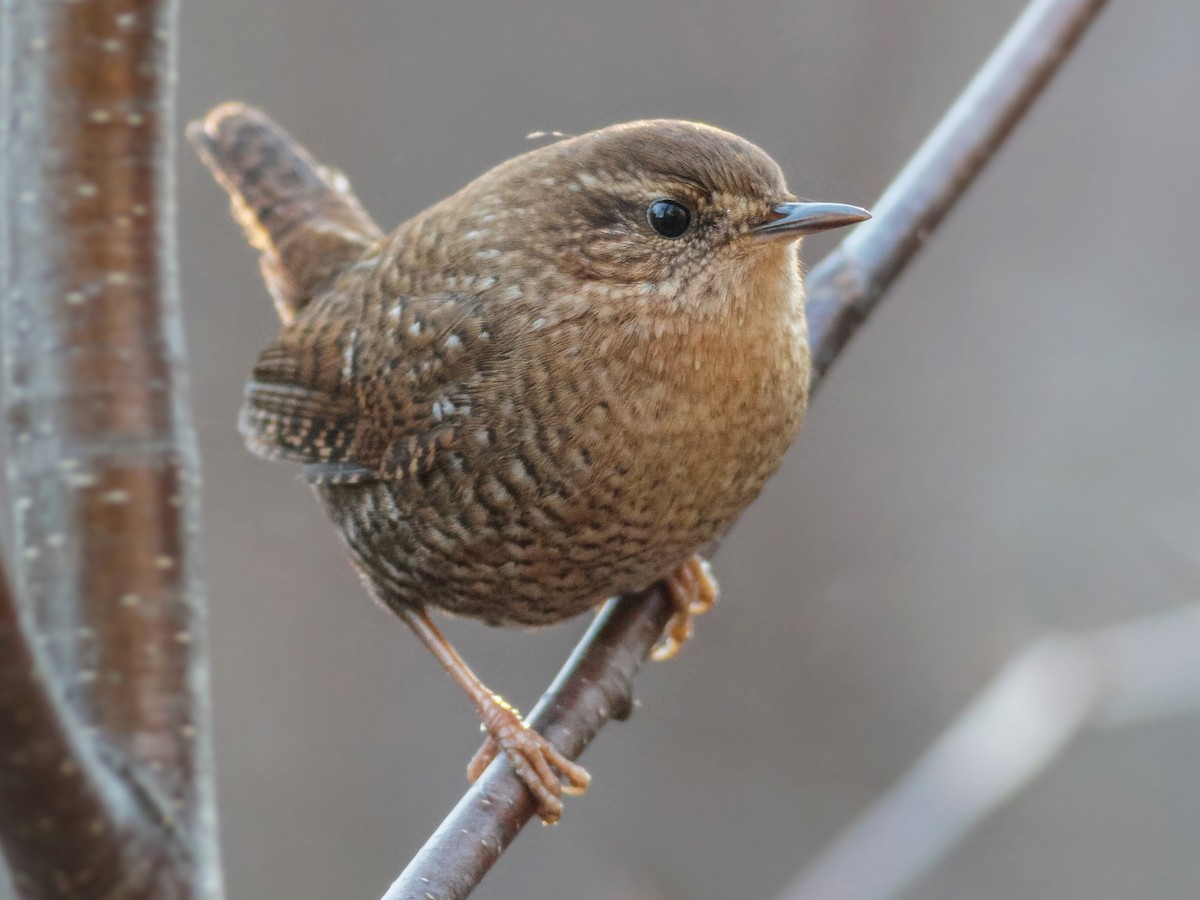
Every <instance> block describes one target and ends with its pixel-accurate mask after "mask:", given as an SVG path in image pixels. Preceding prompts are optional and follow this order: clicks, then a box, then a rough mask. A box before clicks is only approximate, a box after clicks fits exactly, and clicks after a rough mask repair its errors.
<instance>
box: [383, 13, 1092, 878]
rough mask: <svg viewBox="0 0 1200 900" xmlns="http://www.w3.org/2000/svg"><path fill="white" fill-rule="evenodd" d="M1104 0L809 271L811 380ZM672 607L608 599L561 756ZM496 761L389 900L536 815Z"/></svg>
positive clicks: (1034, 47)
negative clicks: (814, 368)
mask: <svg viewBox="0 0 1200 900" xmlns="http://www.w3.org/2000/svg"><path fill="white" fill-rule="evenodd" d="M1103 6H1104V0H1033V2H1032V3H1030V5H1029V6H1028V7H1027V8H1026V10H1025V12H1024V13H1023V14H1022V15H1021V17H1020V19H1018V20H1017V22H1016V24H1014V25H1013V27H1012V28H1011V29H1010V31H1009V33H1008V34H1007V36H1006V37H1005V38H1004V40H1003V41H1002V42H1001V44H1000V45H999V47H998V48H997V49H996V50H995V51H994V52H993V53H992V55H991V57H989V59H988V60H987V62H986V63H985V64H984V66H983V68H982V69H980V71H979V72H978V74H976V76H975V77H974V79H972V81H971V82H970V84H968V85H967V88H966V90H964V91H963V93H962V94H961V95H960V96H959V98H958V100H957V101H956V102H955V103H954V105H953V106H951V108H950V110H949V111H948V112H947V113H946V115H945V116H944V117H943V118H942V120H941V122H940V123H939V124H938V125H937V127H936V128H935V129H934V130H933V132H932V133H931V134H930V135H929V137H928V138H927V139H926V141H925V142H924V143H923V144H922V145H921V147H920V149H918V150H917V152H916V154H915V155H914V156H913V157H912V159H911V160H910V161H909V163H908V164H907V165H906V166H905V167H904V169H903V170H902V171H901V172H900V174H899V175H898V176H897V177H896V179H895V180H894V181H893V182H892V185H891V186H890V187H889V188H888V190H887V191H886V192H885V193H884V195H883V196H882V197H881V198H880V200H879V202H878V203H877V204H875V207H874V209H873V212H874V216H875V218H873V219H872V220H871V221H869V222H866V223H865V224H863V225H860V226H858V227H857V228H856V229H855V230H854V231H853V232H852V233H851V234H850V235H849V237H847V238H846V240H845V241H843V242H842V244H841V245H840V246H839V247H838V248H837V249H836V250H835V251H834V252H833V253H831V254H830V255H829V256H828V257H827V258H826V259H825V260H823V261H822V262H821V263H820V264H819V265H817V266H816V267H815V268H814V269H813V270H812V272H811V273H810V274H809V276H808V279H807V286H808V311H809V319H810V329H811V331H810V341H811V343H812V349H813V356H814V361H815V366H816V370H815V376H816V378H817V379H818V380H819V379H820V378H821V377H822V376H823V375H824V374H825V373H826V372H827V371H828V370H829V368H830V366H831V365H832V364H833V361H834V360H835V359H836V358H837V356H838V354H839V353H840V352H841V351H842V349H843V348H844V347H845V346H846V344H847V342H848V341H849V339H850V337H851V336H852V335H853V334H854V332H855V331H856V330H857V329H858V328H859V326H860V325H862V323H863V321H864V320H865V319H866V317H867V316H868V315H869V314H870V312H871V311H872V309H874V307H875V306H876V304H877V303H878V302H879V301H880V300H881V299H882V297H883V296H884V294H885V292H886V291H887V289H888V288H889V287H890V286H891V285H892V283H893V282H894V281H895V279H896V277H897V276H898V275H899V274H900V273H901V272H902V271H903V269H904V267H905V266H906V265H907V264H908V263H909V262H910V261H911V260H912V259H913V257H914V256H915V255H916V253H917V251H918V250H919V249H920V248H921V246H922V245H923V244H924V242H925V241H926V240H927V239H928V238H929V236H930V235H931V234H932V233H933V231H934V229H936V228H937V226H938V224H939V223H940V222H941V221H942V219H943V218H944V217H945V215H946V213H947V212H949V210H950V209H951V207H952V206H953V205H954V203H955V202H956V201H957V200H958V199H959V197H961V196H962V194H963V192H964V191H965V190H966V188H967V187H968V186H969V185H970V184H971V182H972V181H973V180H974V179H975V176H976V175H978V174H979V172H980V171H982V169H983V168H984V166H985V165H986V164H987V163H988V161H989V160H990V159H991V158H992V156H993V155H994V154H995V152H996V150H997V149H999V147H1000V146H1001V144H1002V143H1003V142H1004V139H1005V138H1006V137H1007V136H1008V134H1009V133H1010V132H1011V130H1012V129H1013V127H1014V126H1015V125H1016V123H1017V122H1018V121H1020V119H1021V117H1022V116H1023V115H1024V114H1025V112H1026V110H1028V109H1029V107H1030V105H1031V104H1032V103H1033V101H1034V100H1035V99H1036V98H1037V96H1038V95H1039V94H1040V93H1041V91H1042V89H1043V88H1044V87H1045V86H1046V84H1047V83H1048V82H1049V80H1050V79H1051V77H1052V76H1053V75H1054V73H1055V72H1056V71H1057V70H1058V68H1059V66H1060V65H1061V64H1062V62H1063V60H1065V59H1066V58H1067V56H1068V55H1069V54H1070V51H1071V50H1072V48H1073V47H1074V46H1075V44H1076V42H1077V41H1078V40H1079V38H1080V37H1081V36H1082V34H1083V32H1084V31H1085V30H1086V28H1087V26H1088V25H1089V24H1090V23H1091V22H1092V20H1093V19H1094V18H1095V17H1096V14H1097V13H1099V11H1100V9H1101V8H1102V7H1103ZM669 615H670V609H669V607H668V605H667V603H666V602H665V599H664V597H663V595H662V592H661V591H660V590H659V589H657V588H651V589H649V590H647V591H643V592H641V593H640V594H634V595H629V596H625V597H621V598H619V599H616V600H612V601H610V602H609V603H608V604H607V605H606V606H605V607H604V609H603V610H602V611H601V613H600V615H599V616H598V617H597V619H596V622H595V623H594V624H593V626H592V628H591V629H590V630H589V631H588V633H587V634H586V635H585V636H584V637H583V639H582V640H581V641H580V643H579V646H578V647H577V648H576V650H575V652H574V654H573V655H572V656H571V659H570V660H569V661H568V662H567V664H566V666H565V667H564V668H563V670H562V671H561V672H560V673H559V676H558V678H557V679H555V682H554V684H553V685H551V687H550V689H549V690H548V691H547V693H546V694H545V696H543V698H542V700H541V702H540V703H539V704H538V706H537V708H536V709H535V710H534V714H533V716H532V717H531V726H532V727H534V728H537V729H538V730H539V731H541V733H542V734H543V735H545V736H546V737H547V738H549V739H550V740H551V741H552V742H554V744H555V745H556V746H558V747H559V749H560V750H562V751H563V752H564V753H566V754H567V755H568V756H570V757H572V758H573V757H575V756H577V755H578V754H579V753H580V752H582V750H583V748H584V747H586V746H587V744H588V743H589V742H590V741H591V739H592V738H593V737H594V736H595V735H596V733H597V732H598V731H599V729H600V728H601V727H602V726H603V724H604V723H605V722H606V721H607V720H608V719H610V718H619V717H620V714H621V713H622V712H623V711H625V710H627V709H628V708H629V704H630V702H631V698H632V692H633V677H634V675H636V673H637V670H638V669H639V667H640V666H641V663H642V661H643V660H645V658H646V656H647V654H648V653H649V651H650V649H651V647H652V646H653V645H654V643H655V641H656V640H657V639H658V636H659V634H660V633H661V631H662V628H663V626H664V625H665V623H666V620H667V618H668V617H669ZM533 813H534V809H533V804H532V802H531V800H530V798H529V796H528V792H527V791H526V790H525V789H524V788H523V787H522V786H521V785H520V783H519V782H518V781H517V780H516V778H515V776H514V775H513V774H512V771H511V769H510V768H509V767H508V764H507V762H506V761H505V760H503V759H499V760H497V761H496V762H494V763H493V764H492V766H491V767H490V768H489V769H488V771H487V772H486V773H484V775H483V777H481V778H480V779H479V781H478V782H476V784H475V785H474V786H472V787H471V789H470V790H468V791H467V793H466V795H465V796H464V797H463V798H462V800H461V801H460V802H459V803H458V805H457V806H456V807H455V808H454V809H453V810H452V811H451V813H450V814H449V815H448V816H447V817H446V819H445V820H444V821H443V822H442V824H441V826H440V827H439V828H438V830H437V831H436V832H435V833H434V835H433V836H432V837H431V838H430V839H429V841H428V842H427V843H426V844H425V846H424V847H423V848H422V849H421V851H420V852H419V853H418V854H417V855H416V857H414V858H413V860H412V862H411V863H409V865H408V867H407V868H406V869H405V870H404V871H403V872H402V873H401V874H400V877H399V878H398V879H397V880H396V881H395V882H394V883H393V884H392V886H391V888H390V889H389V890H388V892H387V894H386V895H385V897H384V900H460V898H463V897H466V896H467V895H468V894H469V893H470V892H471V891H472V890H473V889H474V887H475V885H477V884H478V883H479V881H480V880H481V879H482V878H483V876H484V875H485V874H486V873H487V871H488V870H489V869H490V868H491V867H492V865H493V864H494V863H495V861H496V860H497V859H498V858H499V856H500V854H501V853H503V852H504V850H505V849H506V848H507V846H508V844H509V843H510V842H511V841H512V840H513V838H515V837H516V835H517V834H518V833H519V832H520V830H521V828H522V827H523V826H524V825H525V823H526V822H528V821H529V819H530V817H531V816H532V815H533Z"/></svg>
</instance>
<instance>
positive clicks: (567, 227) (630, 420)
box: [190, 105, 865, 817]
mask: <svg viewBox="0 0 1200 900" xmlns="http://www.w3.org/2000/svg"><path fill="white" fill-rule="evenodd" d="M190 134H191V137H192V139H193V141H194V142H195V143H196V145H197V147H198V149H199V150H200V152H201V154H202V155H203V156H204V157H205V160H206V162H208V163H209V165H210V167H212V168H213V170H214V172H215V173H216V174H217V177H218V179H219V180H221V182H222V184H223V185H224V186H225V187H226V188H227V189H228V190H229V191H230V193H231V196H232V197H233V198H234V208H235V214H236V215H237V217H238V218H239V221H241V223H242V224H243V226H244V227H245V228H246V230H247V234H248V237H249V238H250V240H251V243H252V244H254V246H256V247H257V248H259V249H260V250H261V251H262V266H263V272H264V275H265V277H266V280H267V283H268V286H269V287H270V288H271V290H272V293H273V295H274V297H275V301H276V306H277V308H278V310H279V312H280V316H281V319H282V320H283V323H284V324H283V329H282V331H281V333H280V335H279V337H278V339H277V340H276V341H275V343H273V344H272V345H271V346H270V347H268V348H267V349H266V350H265V351H264V352H263V354H262V356H261V357H260V359H259V361H258V364H257V366H256V367H255V369H254V374H253V378H252V380H251V382H250V384H249V386H248V387H247V391H246V400H245V404H244V406H243V409H242V414H241V421H240V424H241V430H242V433H243V435H244V437H245V439H246V442H247V445H248V446H249V447H250V448H251V449H252V450H253V451H255V452H256V453H258V454H260V455H263V456H267V457H272V458H280V459H285V460H291V461H294V462H298V463H301V464H303V466H304V472H305V474H306V476H307V477H308V479H309V480H310V481H311V482H312V483H313V484H314V486H315V489H316V491H317V494H318V496H319V497H320V499H321V501H322V503H323V505H324V507H325V509H326V510H327V512H328V513H329V515H330V517H331V518H332V520H333V522H334V523H335V525H336V526H337V527H338V529H339V531H340V533H341V534H342V536H343V537H344V539H345V541H346V543H347V545H348V546H349V548H350V551H351V554H352V556H353V558H354V560H355V562H356V565H357V566H358V568H359V570H360V571H361V572H362V574H363V576H364V578H365V580H366V581H367V583H368V584H369V585H370V587H371V589H372V591H373V592H374V594H375V595H376V596H377V597H378V598H379V599H380V600H381V601H383V602H384V603H385V604H387V605H389V606H391V607H393V608H395V609H396V610H397V611H398V612H401V614H402V615H404V611H405V610H413V609H418V610H419V609H421V608H424V607H439V608H441V609H444V610H448V611H450V612H453V613H458V614H462V615H467V616H472V617H476V618H479V619H483V620H485V621H488V622H492V623H496V624H507V623H519V624H540V623H547V622H554V621H557V620H560V619H563V618H566V617H568V616H573V615H576V614H578V613H581V612H583V611H585V610H587V609H589V608H590V607H592V606H594V605H595V604H596V603H598V602H599V601H601V600H603V599H605V598H606V597H609V596H611V595H613V594H617V593H621V592H625V591H631V590H635V589H639V588H643V587H645V586H647V585H648V584H650V583H652V582H654V581H655V580H657V579H660V578H664V577H666V576H668V575H670V574H671V573H672V572H676V570H678V569H680V567H681V566H683V565H684V563H685V562H687V561H688V560H689V559H691V558H692V556H693V554H697V553H705V554H706V553H707V551H708V550H709V549H710V548H711V547H712V546H713V545H714V542H715V541H717V540H719V539H720V538H721V536H722V535H724V533H725V532H726V530H727V529H728V528H729V526H730V525H731V524H732V523H733V522H734V520H735V519H736V518H737V516H738V514H739V513H740V512H741V511H742V509H744V508H745V506H746V505H747V504H749V503H750V501H751V500H753V499H754V497H755V496H756V495H757V494H758V493H759V490H760V489H761V488H762V486H763V484H764V482H765V481H766V480H767V478H768V477H769V476H770V475H771V474H772V473H773V472H774V471H775V469H776V468H777V467H778V465H779V463H780V461H781V459H782V458H783V455H784V453H785V451H786V450H787V448H788V446H789V445H790V444H791V442H792V440H793V438H794V437H795V435H796V433H797V431H798V429H799V427H800V423H801V419H802V417H803V413H804V406H805V400H806V395H807V389H808V380H809V356H808V347H807V342H806V333H805V321H804V305H803V292H802V287H801V280H800V274H799V265H798V261H797V254H796V243H797V242H796V238H797V237H798V236H799V234H803V233H806V231H811V230H820V229H821V228H825V227H834V226H835V225H836V224H846V223H847V222H848V221H853V220H855V219H854V218H849V219H848V218H847V217H846V214H845V212H844V210H846V209H852V208H839V209H838V210H837V212H838V213H839V214H840V218H839V217H835V218H834V219H828V218H826V219H820V220H819V221H817V222H816V224H811V223H809V225H807V226H806V227H805V228H801V227H798V226H801V225H805V223H806V222H808V221H809V220H807V219H806V220H805V221H804V222H799V223H798V226H797V227H793V226H792V224H791V223H790V220H788V221H787V222H784V221H783V220H782V219H781V216H784V215H785V213H787V212H788V211H789V210H791V209H792V208H793V207H799V206H800V204H795V203H790V202H789V201H792V200H794V198H792V197H791V195H790V194H788V192H787V189H786V186H785V184H784V180H783V176H782V174H781V172H780V170H779V167H778V166H777V165H776V164H775V163H774V162H773V161H772V160H771V159H770V158H769V157H768V156H767V155H766V154H765V153H763V151H761V150H759V149H758V148H757V147H755V146H754V145H752V144H750V143H749V142H747V141H745V140H743V139H741V138H739V137H736V136H734V135H732V134H728V133H727V132H723V131H720V130H718V129H715V128H711V127H708V126H704V125H698V124H694V123H687V122H677V121H669V120H659V121H648V122H634V123H630V124H627V125H619V126H613V127H612V128H607V129H604V130H601V131H597V132H592V133H590V134H586V135H583V136H581V137H577V138H570V139H567V140H563V141H560V142H558V143H555V144H552V145H549V146H545V147H540V148H538V149H535V150H532V151H530V152H528V153H526V154H523V155H521V156H519V157H516V158H514V159H512V160H509V161H508V162H505V163H503V164H502V165H500V166H498V167H496V168H495V169H493V170H491V171H490V172H488V173H486V174H484V175H483V176H481V177H480V178H478V179H477V180H475V181H473V182H471V183H470V184H469V185H467V186H466V187H465V188H463V189H462V190H461V191H459V192H458V193H456V194H454V195H453V196H451V197H448V198H447V199H445V200H443V201H442V202H440V203H438V204H435V205H434V206H432V207H430V208H429V209H427V210H425V211H424V212H422V213H420V214H419V215H417V216H416V217H415V218H413V219H411V220H409V221H408V222H406V223H405V224H403V225H401V226H400V227H399V228H397V229H396V230H395V231H394V232H393V233H392V234H391V235H390V236H387V237H384V236H383V235H382V233H381V232H380V231H379V229H378V228H377V227H376V226H375V225H374V223H373V222H371V220H370V219H369V218H368V217H367V215H366V213H364V212H363V211H362V208H361V206H359V204H358V202H357V201H356V200H355V199H354V197H353V195H352V194H350V192H349V186H348V185H347V184H346V183H345V179H344V178H342V177H341V176H340V175H338V174H337V173H334V172H332V171H330V170H327V169H323V168H320V167H318V166H317V165H316V164H315V163H314V162H313V161H312V160H311V159H310V158H309V157H307V155H306V154H304V151H303V150H301V149H300V148H299V147H298V146H296V145H295V144H294V143H293V142H292V141H291V140H290V138H288V137H287V135H286V134H285V133H283V132H282V131H281V130H280V129H279V128H278V127H277V126H275V125H274V124H273V123H272V122H270V120H269V119H266V117H265V116H263V115H262V114H261V113H258V112H257V111H255V110H251V109H248V108H246V107H241V106H237V105H227V106H224V107H220V108H218V109H217V110H216V111H214V112H213V113H212V114H210V116H209V117H208V119H207V120H206V121H205V123H203V125H200V126H196V127H194V128H193V129H192V131H191V132H190ZM663 198H666V199H669V200H671V201H673V202H675V203H678V204H681V205H682V206H683V207H685V208H686V209H687V210H688V211H690V220H689V222H690V224H689V225H688V227H687V230H686V232H685V233H683V234H682V235H681V236H678V237H674V238H672V237H665V236H663V235H662V234H661V233H660V232H656V229H655V228H654V227H652V225H651V223H650V221H649V219H648V211H647V210H648V206H649V205H651V204H653V203H654V202H655V201H656V200H658V199H663ZM781 204H783V206H781ZM855 212H856V213H861V211H858V210H855ZM863 216H865V213H864V214H863V215H862V216H857V218H862V217H863ZM814 221H815V220H814ZM781 222H782V223H783V224H784V225H786V226H787V228H786V230H785V229H783V228H780V227H778V226H780V224H781ZM768 226H769V227H768ZM768 232H769V233H768ZM689 565H694V564H689ZM706 577H707V576H705V575H704V574H703V572H702V571H701V570H700V569H698V568H693V569H687V570H683V576H681V578H680V579H679V580H678V582H677V583H678V584H688V585H692V586H693V588H694V589H696V590H701V591H702V592H704V591H707V592H708V593H707V596H708V600H707V601H706V602H708V603H711V599H712V595H711V592H712V590H713V587H714V586H713V585H712V583H711V582H708V583H707V584H703V583H702V582H704V581H705V580H706ZM686 607H687V604H686V602H683V603H682V607H681V608H682V609H683V610H684V611H685V612H684V613H683V614H684V615H685V616H686ZM703 607H704V603H700V604H699V606H698V608H703ZM407 621H409V623H410V624H414V620H413V618H412V616H411V615H410V616H409V617H408V618H407ZM425 621H426V622H427V620H425ZM684 625H686V623H683V624H681V625H680V627H677V628H676V629H675V631H674V632H673V633H674V634H677V635H680V636H682V637H686V634H687V628H686V627H684ZM414 627H415V628H416V629H417V630H418V633H421V631H422V629H423V628H425V626H424V625H422V624H421V622H417V623H416V624H415V625H414ZM428 629H432V625H429V626H428ZM432 631H433V632H434V634H433V637H432V638H430V637H429V636H428V635H426V636H425V637H423V639H424V640H426V641H427V643H430V642H432V643H431V649H434V650H435V652H439V651H440V650H441V649H442V646H443V644H444V640H443V639H442V638H441V637H440V635H436V633H435V632H436V629H432ZM677 643H678V641H676V645H677ZM443 662H444V663H445V664H446V665H447V667H448V668H451V670H452V671H453V670H455V668H456V667H459V668H460V669H461V671H458V672H457V673H456V677H457V678H459V679H460V682H462V683H464V686H465V687H467V689H468V692H469V693H472V692H474V693H473V695H475V694H478V689H479V687H481V686H479V683H478V681H477V679H474V676H472V675H470V673H469V670H466V669H465V665H464V666H459V663H460V662H461V661H456V660H454V659H449V660H447V658H445V657H443ZM481 702H482V703H483V705H482V706H481V715H483V716H484V720H485V723H486V722H488V721H489V720H488V715H491V714H492V713H494V710H490V709H488V708H486V707H487V703H486V701H481ZM510 724H511V723H510ZM506 727H507V726H506ZM489 730H490V731H491V732H492V733H493V734H494V735H498V734H499V733H500V731H502V730H503V729H499V728H498V727H496V726H494V725H489ZM511 730H512V729H511V728H509V732H511ZM501 737H505V739H508V738H511V737H512V734H511V733H508V732H506V733H505V735H502V736H501ZM505 747H506V750H510V749H511V747H509V746H508V745H505ZM521 752H524V751H521ZM555 765H556V766H558V767H559V768H560V769H561V768H562V766H561V765H559V763H555ZM567 765H570V764H569V763H567ZM579 771H580V772H582V770H579ZM523 777H526V776H523ZM581 778H582V779H584V780H583V783H586V780H585V779H586V774H584V775H582V776H581ZM527 780H529V778H527ZM533 780H534V781H536V780H537V778H534V779H533ZM542 780H545V777H544V776H543V779H542ZM531 786H534V785H533V784H532V783H531ZM576 786H578V784H577V785H576ZM552 787H554V788H557V784H555V785H553V786H552ZM543 800H544V798H543ZM543 810H544V811H543V815H547V813H546V812H545V803H544V804H543ZM551 814H552V815H553V816H555V817H556V816H557V813H556V812H555V811H553V810H551Z"/></svg>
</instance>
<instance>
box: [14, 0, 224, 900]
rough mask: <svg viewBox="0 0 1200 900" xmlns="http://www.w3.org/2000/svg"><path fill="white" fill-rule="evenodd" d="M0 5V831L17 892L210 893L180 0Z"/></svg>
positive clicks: (94, 898) (100, 898)
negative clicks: (180, 174)
mask: <svg viewBox="0 0 1200 900" xmlns="http://www.w3.org/2000/svg"><path fill="white" fill-rule="evenodd" d="M0 16H3V22H2V23H0V24H2V26H3V27H0V41H3V44H4V46H3V47H2V48H0V109H3V114H2V116H0V128H2V129H3V132H2V134H0V203H2V204H3V213H2V215H0V222H2V224H0V270H2V273H3V297H2V301H3V320H4V329H3V337H2V340H3V351H4V366H5V373H4V374H5V379H4V380H5V395H4V409H5V414H6V416H7V426H8V438H9V446H8V459H7V460H6V462H7V464H8V472H9V486H10V492H11V496H12V497H13V500H14V507H15V510H14V516H13V519H14V521H13V526H14V528H13V531H14V545H15V546H14V549H15V555H14V559H13V569H14V574H15V588H16V590H15V591H13V590H0V686H2V687H0V846H2V847H3V850H4V854H5V857H6V859H7V861H8V862H9V863H10V865H11V868H12V870H13V875H14V878H15V880H16V882H17V885H18V888H19V890H20V891H21V895H22V896H24V897H29V898H41V897H55V898H74V897H80V898H88V900H104V898H116V897H120V898H143V897H144V898H150V897H154V898H192V897H205V898H216V897H218V896H219V894H220V875H219V871H218V867H217V855H216V840H215V830H214V827H213V819H214V816H213V797H212V793H213V785H212V774H211V766H210V763H209V744H208V742H209V735H208V704H207V693H206V689H207V684H206V671H205V669H204V662H203V653H204V621H203V605H202V600H203V598H202V592H201V588H200V584H199V580H198V569H197V565H198V553H197V552H194V551H196V550H198V549H199V548H198V546H197V544H196V541H195V531H196V526H197V519H198V515H197V509H196V502H195V497H196V492H195V488H194V486H195V482H196V476H197V464H196V454H195V445H194V439H193V436H192V432H191V425H190V422H189V421H188V415H187V406H186V403H185V402H184V399H183V389H182V385H181V379H182V352H183V340H182V329H181V327H180V322H179V299H178V294H177V290H176V273H175V241H174V205H173V202H172V191H173V189H174V185H173V183H172V178H171V158H172V153H171V150H172V146H173V141H172V139H171V138H172V135H173V132H174V128H175V124H174V116H173V108H174V97H173V87H172V81H173V79H172V77H171V71H170V70H171V66H172V65H173V62H174V60H173V58H172V57H173V52H174V38H175V35H174V28H175V3H174V2H173V0H87V2H75V3H51V2H11V0H9V2H4V3H0ZM5 586H6V587H7V583H6V584H5ZM14 597H16V598H19V600H20V605H19V606H18V604H17V603H16V602H15V599H14Z"/></svg>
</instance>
